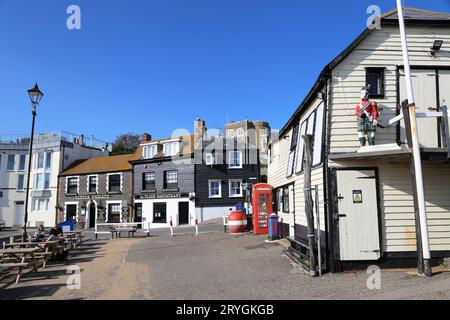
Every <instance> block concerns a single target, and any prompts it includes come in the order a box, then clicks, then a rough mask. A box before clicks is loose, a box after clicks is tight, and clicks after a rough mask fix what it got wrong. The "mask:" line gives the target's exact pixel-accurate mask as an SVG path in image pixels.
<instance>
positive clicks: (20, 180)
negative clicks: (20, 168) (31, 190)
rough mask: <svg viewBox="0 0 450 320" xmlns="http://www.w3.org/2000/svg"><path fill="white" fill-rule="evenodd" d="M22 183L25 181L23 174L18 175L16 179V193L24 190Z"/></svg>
mask: <svg viewBox="0 0 450 320" xmlns="http://www.w3.org/2000/svg"><path fill="white" fill-rule="evenodd" d="M24 181H25V176H24V175H23V174H19V175H18V178H17V191H23V190H24Z"/></svg>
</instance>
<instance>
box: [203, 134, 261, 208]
mask: <svg viewBox="0 0 450 320" xmlns="http://www.w3.org/2000/svg"><path fill="white" fill-rule="evenodd" d="M219 140H220V142H219ZM232 143H235V141H234V140H232V139H231V140H229V139H216V140H214V141H204V142H203V153H204V156H205V155H206V154H208V153H209V152H211V150H213V151H212V152H213V153H214V154H215V158H216V161H217V164H214V165H207V164H206V163H205V159H204V157H203V161H202V163H201V164H197V165H196V166H195V192H196V207H233V206H235V205H236V204H238V203H243V201H244V197H230V194H229V181H230V180H242V183H244V184H245V183H246V184H249V185H253V184H256V183H258V182H260V169H259V167H260V158H259V152H258V150H257V149H256V148H254V149H253V150H252V147H251V146H250V147H249V146H248V145H246V144H245V145H244V144H242V145H241V144H239V143H235V148H227V147H226V145H227V144H228V145H229V144H232ZM214 144H217V146H218V147H217V148H215V147H214ZM222 148H223V149H222ZM233 151H239V152H242V155H243V157H242V166H241V167H240V168H230V166H229V153H230V152H233ZM253 151H254V152H253ZM251 153H253V155H252V154H251ZM210 180H220V181H221V189H222V195H221V197H220V198H211V197H210V195H209V191H210V190H209V181H210Z"/></svg>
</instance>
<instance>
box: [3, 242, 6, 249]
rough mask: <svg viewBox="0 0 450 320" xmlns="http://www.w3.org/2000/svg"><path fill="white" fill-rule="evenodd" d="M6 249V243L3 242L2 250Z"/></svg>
mask: <svg viewBox="0 0 450 320" xmlns="http://www.w3.org/2000/svg"><path fill="white" fill-rule="evenodd" d="M5 249H6V242H3V250H5Z"/></svg>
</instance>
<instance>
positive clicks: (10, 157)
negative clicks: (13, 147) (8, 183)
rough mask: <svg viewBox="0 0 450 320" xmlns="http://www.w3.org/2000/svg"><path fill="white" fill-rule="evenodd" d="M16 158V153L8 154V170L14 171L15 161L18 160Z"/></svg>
mask: <svg viewBox="0 0 450 320" xmlns="http://www.w3.org/2000/svg"><path fill="white" fill-rule="evenodd" d="M15 159H16V155H15V154H10V155H8V163H7V165H6V170H8V171H14V166H15V161H16V160H15Z"/></svg>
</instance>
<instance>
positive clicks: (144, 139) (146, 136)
mask: <svg viewBox="0 0 450 320" xmlns="http://www.w3.org/2000/svg"><path fill="white" fill-rule="evenodd" d="M150 141H152V136H151V135H149V134H148V133H144V134H142V137H141V144H144V143H147V142H150Z"/></svg>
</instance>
